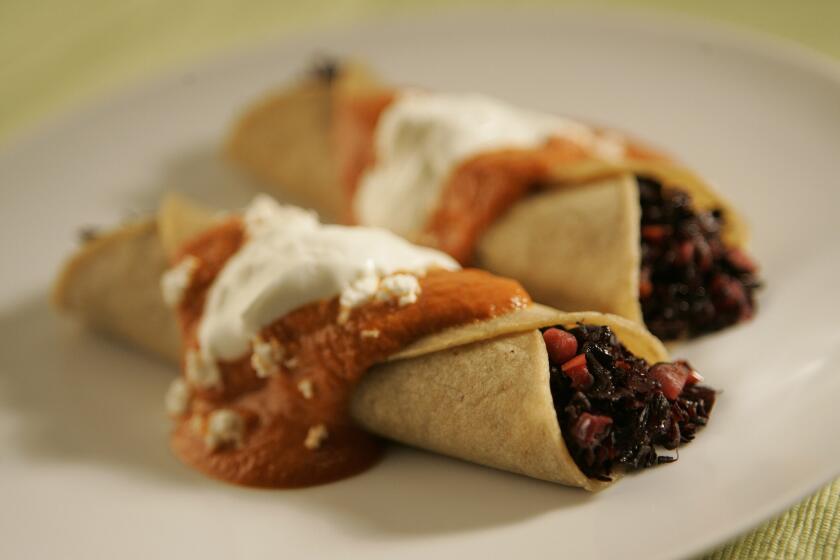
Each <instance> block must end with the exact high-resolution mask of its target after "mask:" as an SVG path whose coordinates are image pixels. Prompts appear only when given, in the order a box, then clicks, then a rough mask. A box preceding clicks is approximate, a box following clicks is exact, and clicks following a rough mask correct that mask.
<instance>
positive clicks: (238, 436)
mask: <svg viewBox="0 0 840 560" xmlns="http://www.w3.org/2000/svg"><path fill="white" fill-rule="evenodd" d="M244 436H245V420H243V418H242V416H240V415H239V414H237V413H236V412H235V411H233V410H229V409H226V408H221V409H219V410H214V411H213V412H212V413H211V414H210V416H209V417H208V418H207V433H206V434H204V444H205V445H206V446H207V449H209V450H211V451H214V450H216V449H218V448H219V447H221V446H223V445H229V444H233V445H237V446H239V445H242V439H243V437H244Z"/></svg>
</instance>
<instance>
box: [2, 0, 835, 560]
mask: <svg viewBox="0 0 840 560" xmlns="http://www.w3.org/2000/svg"><path fill="white" fill-rule="evenodd" d="M470 4H471V5H473V6H476V7H478V6H487V5H503V4H504V3H502V2H497V1H492V2H488V1H484V2H476V1H472V2H464V1H459V2H451V1H450V2H443V1H440V0H425V1H424V0H409V1H394V0H392V1H388V0H332V1H326V0H308V1H283V0H280V1H278V0H254V1H250V2H243V1H237V0H183V1H180V2H179V1H173V0H134V1H131V0H128V1H115V0H44V1H40V2H39V1H33V0H0V144H4V143H7V142H11V141H13V140H14V138H15V137H16V136H17V135H19V134H20V133H21V132H22V131H25V130H26V129H27V128H29V127H32V126H33V125H36V124H37V123H38V122H40V121H43V120H47V119H48V118H49V117H50V116H51V115H53V114H56V113H62V112H66V111H68V110H71V109H72V108H73V107H76V106H78V105H80V104H83V103H85V102H89V101H91V100H93V99H96V98H97V97H98V96H101V95H103V94H105V93H107V92H109V91H113V90H114V89H117V88H119V87H124V86H125V85H126V84H131V83H133V82H138V81H140V80H142V79H143V78H144V77H146V76H148V75H152V74H157V73H160V72H162V71H165V70H167V69H169V68H174V67H178V66H180V65H183V64H186V63H187V62H189V61H191V60H197V59H206V58H208V57H210V56H212V55H213V54H214V53H216V52H221V51H224V50H226V49H229V48H231V47H236V46H242V45H248V44H251V43H259V42H264V41H266V40H268V39H270V38H274V37H282V36H283V35H287V34H290V33H299V32H301V31H305V30H307V29H314V28H318V27H324V26H336V25H343V24H347V23H353V22H357V21H361V20H367V19H371V18H383V17H387V16H390V15H396V14H401V15H405V14H406V13H416V14H428V13H431V12H434V11H435V10H444V9H449V8H450V7H452V6H453V5H458V6H459V7H463V6H464V5H470ZM530 4H534V5H539V4H547V3H545V2H544V3H538V2H530ZM550 4H552V5H560V4H569V5H573V3H571V2H551V3H550ZM593 5H595V6H598V7H600V8H609V7H620V8H628V7H640V8H645V9H650V10H661V11H667V12H675V13H680V14H683V15H692V16H696V17H698V18H704V19H708V20H713V21H722V22H727V23H730V24H735V25H740V26H742V27H747V28H751V29H754V30H759V31H764V32H766V33H769V34H773V35H777V36H781V37H785V38H787V39H791V40H794V41H797V42H799V43H801V44H804V45H806V46H808V47H811V48H812V49H814V50H817V51H822V52H823V53H827V54H829V55H832V56H834V57H840V0H805V1H799V2H795V1H792V0H699V1H689V0H681V1H671V2H668V1H666V0H607V1H604V0H601V1H596V2H590V3H588V4H587V6H593ZM838 542H840V479H838V480H835V481H834V482H833V483H832V484H830V485H828V486H826V487H825V488H823V489H822V490H821V491H819V492H818V493H816V494H815V495H813V496H811V497H810V498H808V499H806V500H805V501H803V502H802V503H800V504H799V505H797V506H795V507H794V508H793V509H791V510H789V511H787V512H785V513H784V514H782V515H781V516H780V517H777V518H776V519H773V520H771V521H768V522H766V523H764V524H763V525H761V526H760V527H758V528H757V529H755V530H754V531H753V532H751V533H749V534H747V535H744V536H742V537H740V538H739V539H737V540H735V541H733V542H730V543H728V544H726V545H724V546H723V547H721V548H719V549H717V550H715V551H713V552H711V553H710V554H709V555H708V556H706V558H714V559H723V558H726V559H729V558H840V544H838Z"/></svg>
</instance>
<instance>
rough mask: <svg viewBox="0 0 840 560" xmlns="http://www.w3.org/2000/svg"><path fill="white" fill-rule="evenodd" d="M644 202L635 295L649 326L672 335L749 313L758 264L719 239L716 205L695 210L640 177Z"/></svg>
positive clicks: (687, 200)
mask: <svg viewBox="0 0 840 560" xmlns="http://www.w3.org/2000/svg"><path fill="white" fill-rule="evenodd" d="M637 179H638V183H639V195H640V201H641V206H642V229H641V238H642V265H641V270H640V282H639V299H640V301H641V304H642V312H643V314H644V317H645V324H646V325H647V327H648V329H650V331H651V332H652V333H653V334H655V335H656V336H658V337H659V338H662V339H667V340H672V339H677V338H685V337H691V336H697V335H700V334H704V333H708V332H712V331H716V330H720V329H722V328H725V327H728V326H730V325H733V324H735V323H737V322H739V321H743V320H746V319H749V318H750V317H752V315H753V313H754V311H755V290H756V288H758V287H759V285H760V283H759V281H758V278H757V277H756V274H755V273H756V266H755V264H754V263H753V261H752V260H751V259H750V258H749V257H748V256H747V255H746V254H744V252H743V251H741V250H740V249H734V248H728V247H726V245H725V244H724V243H723V240H722V239H721V237H720V231H721V224H722V221H723V220H724V219H725V216H723V213H722V212H721V211H720V210H713V211H711V212H703V211H698V210H696V209H695V208H694V207H693V204H692V201H691V197H690V196H689V195H687V194H686V193H684V192H682V191H679V190H674V189H667V188H663V187H662V185H661V184H659V183H658V182H656V181H654V180H652V179H649V178H645V177H638V178H637Z"/></svg>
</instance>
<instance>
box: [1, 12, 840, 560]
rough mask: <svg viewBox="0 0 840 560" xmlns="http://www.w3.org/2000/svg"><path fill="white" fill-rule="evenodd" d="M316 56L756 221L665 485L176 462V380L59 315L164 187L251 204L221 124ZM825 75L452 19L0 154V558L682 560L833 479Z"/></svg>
mask: <svg viewBox="0 0 840 560" xmlns="http://www.w3.org/2000/svg"><path fill="white" fill-rule="evenodd" d="M316 52H333V53H341V54H352V55H356V56H359V57H362V58H364V59H367V60H369V61H371V62H372V63H373V64H374V66H375V67H376V68H378V69H381V71H382V72H383V73H384V74H385V75H386V76H387V77H389V78H391V79H393V80H395V81H398V82H411V83H416V84H422V85H425V86H430V87H434V88H445V89H455V90H481V91H484V92H489V93H492V94H495V95H498V96H502V97H505V98H508V99H510V100H513V101H515V102H518V103H521V104H523V105H525V106H532V107H536V108H540V109H546V110H552V111H557V112H561V113H569V114H573V115H578V116H581V117H585V118H588V119H591V120H595V121H599V122H604V123H610V124H613V125H616V126H618V127H621V128H625V129H628V130H632V131H637V132H638V133H639V134H641V135H642V136H643V137H645V138H647V139H649V140H650V141H653V142H655V143H657V144H659V145H661V146H665V147H667V148H668V149H670V150H671V151H673V152H674V153H676V154H678V155H679V156H681V157H682V158H683V159H684V160H686V161H687V162H688V163H689V164H691V165H692V166H694V167H696V168H697V169H699V170H702V171H703V172H704V173H705V174H706V175H707V176H709V177H711V178H713V179H714V180H715V181H716V182H717V183H718V184H719V185H721V186H722V188H723V189H724V190H725V191H726V193H727V194H728V195H729V196H730V197H731V198H732V199H734V201H735V202H736V203H737V205H738V206H739V207H740V208H743V210H744V211H745V212H746V214H747V216H748V217H749V219H750V220H751V222H752V223H753V225H754V230H755V242H754V248H755V253H756V254H757V256H758V258H759V260H760V261H761V263H762V264H763V266H764V275H765V277H766V280H767V288H766V289H765V290H764V291H763V292H762V294H761V298H760V303H761V309H760V312H759V314H758V318H757V320H755V321H754V322H752V323H751V324H748V325H745V326H742V327H738V328H735V329H731V330H729V331H726V332H725V333H722V334H719V335H715V336H710V337H707V338H704V339H702V340H701V341H698V342H696V343H692V344H690V345H685V346H683V347H681V348H679V349H678V354H679V355H684V356H686V357H688V358H689V359H690V360H691V361H692V362H694V363H695V365H696V366H698V367H699V368H701V369H702V371H703V373H704V374H705V375H706V376H707V378H708V381H709V383H710V384H711V385H713V386H715V387H720V388H722V389H723V390H724V393H723V395H722V397H721V398H720V401H719V404H718V406H717V409H716V413H715V415H714V418H713V421H712V423H711V425H710V426H709V427H708V429H707V430H705V432H704V433H703V434H702V437H700V438H699V439H698V440H697V441H696V442H694V443H693V444H691V445H689V446H688V447H687V448H686V449H685V450H684V451H683V452H682V453H681V457H680V461H679V462H678V463H676V464H674V465H670V466H668V467H664V468H659V469H654V470H651V471H649V472H646V473H643V474H641V475H638V476H631V477H629V478H627V479H625V480H623V481H622V482H621V483H620V484H618V485H616V486H615V487H614V488H612V489H610V490H609V491H606V492H604V493H602V494H599V495H588V494H585V493H583V492H580V491H577V490H571V489H566V488H562V487H558V486H553V485H550V484H546V483H541V482H537V481H533V480H528V479H526V478H522V477H518V476H514V475H509V474H505V473H501V472H496V471H493V470H490V469H485V468H481V467H477V466H474V465H470V464H465V463H461V462H458V461H455V460H450V459H447V458H443V457H439V456H435V455H431V454H426V453H422V452H419V451H414V450H410V449H404V448H395V449H394V450H393V452H392V453H390V454H389V456H388V457H387V459H386V460H385V461H384V463H382V464H381V465H380V466H378V467H377V468H374V469H373V470H371V471H369V472H367V473H366V474H364V475H362V476H359V477H357V478H354V479H351V480H347V481H344V482H340V483H337V484H332V485H329V486H324V487H320V488H315V489H309V490H303V491H291V492H269V491H253V490H246V489H240V488H235V487H230V486H226V485H223V484H220V483H217V482H213V481H211V480H207V479H205V478H203V477H201V476H200V475H198V474H196V473H194V472H192V471H190V470H188V469H186V468H185V467H183V466H181V465H180V464H179V463H178V462H177V461H176V460H175V459H174V458H173V457H172V456H171V455H170V454H169V452H168V449H167V446H166V435H167V429H168V422H167V420H166V419H165V418H164V415H163V413H162V402H161V396H162V394H163V392H164V388H165V387H166V385H167V383H168V380H169V379H170V377H171V376H172V375H173V373H174V372H173V371H172V370H170V369H168V368H167V367H165V366H164V365H161V364H159V363H157V362H155V361H153V360H151V359H149V358H146V357H144V356H142V355H138V354H136V353H134V352H132V351H130V350H128V349H126V348H123V347H120V346H119V345H116V344H113V343H111V342H108V341H105V340H102V339H100V338H98V337H96V336H94V335H91V334H89V333H86V332H85V331H84V330H82V329H81V328H79V327H78V326H77V325H75V324H73V323H72V322H71V321H67V320H62V319H59V318H58V317H56V316H55V315H54V314H53V313H52V312H51V310H50V309H49V306H48V302H47V294H48V290H49V284H50V280H51V278H52V276H53V274H54V273H55V271H56V269H57V267H58V265H59V263H60V261H61V259H62V258H63V257H64V256H65V255H67V254H68V252H69V251H70V250H71V249H72V247H73V246H74V239H75V234H76V231H77V229H78V228H79V226H82V225H86V224H108V223H113V222H115V221H116V220H117V219H118V218H119V217H121V216H124V215H125V214H126V213H129V212H136V211H143V210H148V209H151V208H152V207H153V206H154V204H155V201H156V200H157V198H158V196H159V195H160V193H162V192H164V191H165V190H167V189H171V188H180V189H182V190H187V191H190V192H192V193H200V194H202V196H204V198H207V199H209V200H210V201H211V202H218V203H240V202H244V201H245V200H246V199H247V198H248V196H249V193H250V191H249V190H248V189H246V188H244V187H242V186H241V179H240V178H239V177H238V176H237V175H235V174H234V173H232V172H231V171H229V170H227V169H225V168H224V166H223V165H221V164H220V163H219V162H218V161H217V150H218V146H219V143H220V139H221V138H222V136H223V134H224V132H225V129H226V127H227V126H228V124H229V123H230V122H231V119H232V118H233V117H234V115H235V114H236V112H237V111H238V110H240V109H241V108H242V107H243V105H245V104H246V103H247V102H248V101H251V100H252V99H253V98H254V97H255V96H258V95H260V94H262V93H263V92H264V91H265V90H266V89H267V88H269V87H270V86H273V85H275V84H281V83H283V82H284V81H285V80H287V79H289V78H290V77H291V76H293V75H294V73H296V72H298V71H300V70H301V69H302V67H303V66H304V64H305V63H306V61H307V60H308V59H310V58H311V56H312V55H313V53H316ZM838 154H840V72H838V70H837V69H836V68H835V67H833V66H832V65H831V64H830V63H828V62H826V61H824V60H821V59H819V58H816V57H812V56H810V55H806V54H803V53H802V52H800V51H798V50H796V49H793V48H791V47H781V46H779V45H777V44H775V43H771V42H768V41H766V40H759V39H755V38H744V37H743V36H742V35H739V34H735V33H732V32H728V31H721V30H718V29H716V28H713V29H710V28H707V27H705V26H697V25H695V24H686V23H684V22H675V21H672V20H668V19H665V20H663V19H661V18H656V19H654V18H651V17H650V16H645V15H639V16H632V17H627V16H607V15H605V14H602V15H597V14H589V15H587V14H569V13H549V12H536V13H535V12H530V13H524V14H511V13H499V12H497V13H491V14H484V15H477V14H460V15H452V16H445V17H438V18H435V19H430V20H422V21H414V22H406V21H404V22H399V23H397V22H394V23H387V22H383V23H379V24H375V25H369V26H367V27H363V28H358V29H354V30H347V31H339V32H330V33H322V34H320V35H312V36H308V37H303V38H299V39H297V40H294V41H291V42H287V43H284V44H280V45H273V46H270V47H267V48H263V49H261V50H257V51H253V52H248V53H244V54H238V55H233V56H230V57H228V58H225V59H222V60H217V61H214V62H212V63H209V64H205V65H203V66H198V67H195V68H189V69H186V70H184V71H182V72H179V73H176V74H175V75H172V76H170V77H168V78H166V79H162V80H158V81H154V82H150V83H147V84H145V85H142V86H141V87H137V88H135V89H132V90H131V91H128V92H125V93H123V94H121V95H119V96H116V97H113V98H111V99H110V100H108V101H104V102H102V103H100V104H97V105H95V106H92V107H89V108H87V109H86V110H83V111H80V112H78V113H77V114H75V115H72V116H70V117H68V118H65V119H63V120H61V121H60V122H57V123H53V124H52V125H50V126H48V127H46V128H42V129H41V130H40V131H39V132H37V133H34V134H32V135H30V136H29V137H27V138H25V139H23V140H21V141H19V142H18V143H17V144H16V145H14V146H12V147H11V148H9V149H7V150H6V151H5V153H3V154H2V155H0V185H2V186H1V187H0V189H2V190H0V196H2V199H1V200H2V204H0V263H2V267H0V270H2V276H3V279H2V282H0V371H2V377H0V383H1V384H2V385H1V386H0V450H2V451H0V496H2V499H1V500H0V556H2V557H5V558H13V557H15V558H22V557H27V558H34V557H52V558H56V557H61V558H94V557H98V558H151V557H159V556H161V555H163V556H168V557H195V556H198V555H199V554H200V555H201V557H202V558H208V559H209V558H225V559H229V558H237V557H239V558H262V557H269V556H270V557H282V556H288V555H289V554H293V555H294V556H300V555H303V554H307V555H309V556H313V557H316V556H332V557H343V558H350V557H364V558H374V557H386V558H393V557H394V556H395V555H397V554H399V555H400V557H406V558H423V559H424V560H425V559H428V558H434V557H438V556H440V555H445V556H455V555H456V554H457V555H458V556H463V555H468V556H478V555H479V554H480V555H482V556H484V557H491V556H494V555H495V554H507V555H513V554H517V555H526V554H527V555H528V556H531V557H533V556H551V557H554V558H557V557H565V558H576V559H583V558H617V557H623V558H646V559H650V558H660V557H661V558H665V557H675V556H684V555H688V554H692V553H696V552H699V551H701V550H703V549H706V548H708V547H710V546H713V545H715V544H717V543H719V542H721V541H723V540H724V539H727V538H730V537H733V536H735V534H736V533H738V532H741V531H744V530H746V529H748V528H749V527H751V526H754V525H755V524H757V523H759V522H760V521H761V520H763V519H765V518H767V517H768V516H770V515H771V514H773V513H775V512H778V511H780V510H782V509H783V508H784V507H786V506H789V505H791V504H793V503H794V502H795V501H796V500H798V499H800V498H801V497H803V496H805V495H806V494H807V493H808V492H811V491H813V490H815V489H816V488H817V487H818V486H819V485H821V484H823V483H825V482H827V481H828V480H829V479H830V478H831V477H833V476H836V475H837V474H838V471H839V470H840V443H838V441H840V440H838V438H837V435H836V431H835V430H836V426H837V425H838V424H840V407H838V406H837V402H836V400H837V397H836V395H838V394H840V375H837V374H838V371H837V366H836V364H837V361H838V359H840V323H838V317H840V298H838V296H837V291H836V289H837V288H836V285H837V282H838V272H839V271H840V245H839V244H838V241H840V226H838V218H837V212H838V210H840V186H838V185H837V182H838V172H840V169H838Z"/></svg>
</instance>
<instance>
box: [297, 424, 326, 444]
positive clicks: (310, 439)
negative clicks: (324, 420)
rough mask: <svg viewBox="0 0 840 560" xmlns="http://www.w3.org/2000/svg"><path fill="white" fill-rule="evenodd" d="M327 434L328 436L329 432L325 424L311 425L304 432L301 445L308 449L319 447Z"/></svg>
mask: <svg viewBox="0 0 840 560" xmlns="http://www.w3.org/2000/svg"><path fill="white" fill-rule="evenodd" d="M327 436H329V432H327V427H326V426H324V425H323V424H318V425H317V426H312V427H311V428H309V431H308V432H307V433H306V440H305V441H304V442H303V446H304V447H306V448H307V449H309V450H312V451H314V450H315V449H318V448H320V447H321V444H322V443H324V440H326V439H327Z"/></svg>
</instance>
